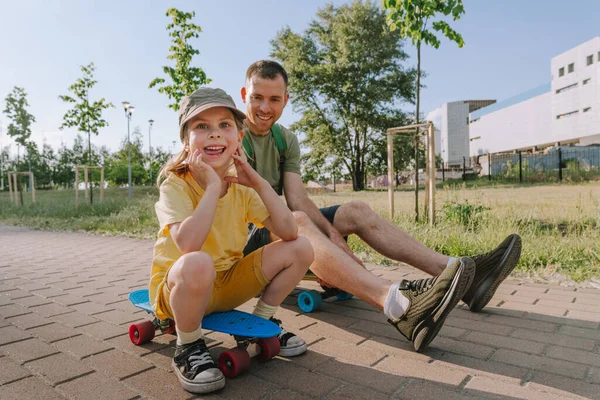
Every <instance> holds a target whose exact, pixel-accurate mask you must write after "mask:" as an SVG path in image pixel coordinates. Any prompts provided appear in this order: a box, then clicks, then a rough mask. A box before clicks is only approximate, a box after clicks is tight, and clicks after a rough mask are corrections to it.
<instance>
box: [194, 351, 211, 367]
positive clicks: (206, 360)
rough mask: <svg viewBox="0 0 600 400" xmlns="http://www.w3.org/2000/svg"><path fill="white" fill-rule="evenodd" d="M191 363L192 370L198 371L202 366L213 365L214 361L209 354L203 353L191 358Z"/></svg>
mask: <svg viewBox="0 0 600 400" xmlns="http://www.w3.org/2000/svg"><path fill="white" fill-rule="evenodd" d="M189 362H190V367H191V368H192V370H196V369H198V367H200V366H201V365H204V364H211V363H213V360H212V358H211V357H210V354H209V353H202V354H200V355H192V356H190V358H189Z"/></svg>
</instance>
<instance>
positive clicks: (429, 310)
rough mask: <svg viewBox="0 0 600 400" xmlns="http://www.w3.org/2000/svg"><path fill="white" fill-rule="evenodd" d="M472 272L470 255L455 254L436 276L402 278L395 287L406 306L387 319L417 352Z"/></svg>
mask: <svg viewBox="0 0 600 400" xmlns="http://www.w3.org/2000/svg"><path fill="white" fill-rule="evenodd" d="M474 273H475V263H474V262H473V260H471V259H470V258H466V257H463V258H459V259H457V260H455V261H454V262H453V263H452V264H451V265H449V266H448V267H447V268H446V269H445V270H444V272H442V273H441V274H440V275H439V276H436V277H433V278H429V279H419V280H415V281H407V280H403V281H402V282H400V287H399V288H398V290H401V291H402V294H403V295H404V297H406V298H407V299H408V301H409V306H408V308H407V309H406V311H405V312H404V314H403V315H402V317H400V319H399V320H397V321H391V320H388V322H389V323H391V324H392V325H394V326H395V327H396V329H398V331H399V332H400V333H401V334H402V335H404V337H405V338H407V339H408V340H410V341H411V342H412V343H413V346H414V348H415V350H416V351H417V352H419V353H420V352H422V351H424V350H425V349H426V348H427V346H429V343H431V341H432V340H433V338H435V336H436V335H437V333H438V331H439V330H440V328H441V327H442V325H443V324H444V320H445V319H446V317H447V316H448V314H449V313H450V311H452V309H453V308H454V306H456V304H457V303H458V301H459V300H460V299H461V297H462V296H463V295H464V294H465V292H466V291H467V289H468V288H469V286H470V285H471V282H472V281H473V276H474Z"/></svg>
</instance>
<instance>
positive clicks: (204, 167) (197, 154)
mask: <svg viewBox="0 0 600 400" xmlns="http://www.w3.org/2000/svg"><path fill="white" fill-rule="evenodd" d="M188 163H189V165H190V168H191V169H192V171H193V172H195V173H197V174H199V175H201V176H203V177H204V178H205V179H206V187H208V186H211V185H215V186H217V187H219V188H220V187H221V178H220V177H219V175H218V174H217V172H216V171H215V170H214V169H213V167H211V166H210V165H208V164H207V163H205V162H204V161H202V152H201V151H200V149H196V150H194V153H192V154H190V156H189V159H188Z"/></svg>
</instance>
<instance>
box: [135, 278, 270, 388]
mask: <svg viewBox="0 0 600 400" xmlns="http://www.w3.org/2000/svg"><path fill="white" fill-rule="evenodd" d="M129 300H130V301H131V303H132V304H133V305H134V306H135V307H137V308H141V309H142V310H145V311H147V312H148V313H150V314H152V315H153V316H154V311H153V310H152V307H151V306H150V297H149V291H148V289H141V290H136V291H134V292H131V293H129ZM202 328H203V329H206V330H211V331H216V332H222V333H227V334H230V335H232V336H234V338H235V340H236V343H237V347H235V348H233V349H230V350H227V351H225V352H223V353H221V355H220V356H219V361H218V364H219V369H220V370H221V371H222V372H223V374H224V375H225V376H226V377H228V378H233V377H235V376H237V375H239V374H241V373H242V372H244V371H246V370H248V369H249V368H250V358H252V357H256V358H257V359H258V360H260V361H267V360H270V359H271V358H273V357H275V356H276V355H277V354H279V339H278V338H277V336H278V335H279V333H281V328H280V327H279V325H277V324H276V323H274V322H272V321H269V320H266V319H264V318H261V317H258V316H256V315H252V314H248V313H246V312H242V311H237V310H232V311H227V312H219V313H213V314H210V315H207V316H206V317H204V318H203V319H202ZM157 329H159V330H160V331H162V332H164V333H172V334H174V333H175V322H174V321H173V320H167V321H161V320H159V319H158V318H156V316H154V319H153V320H152V321H148V320H146V321H144V322H140V323H135V324H132V325H131V326H130V327H129V338H130V339H131V342H132V343H133V344H135V345H137V346H139V345H142V344H144V343H147V342H150V341H151V340H152V339H154V335H155V333H156V330H157Z"/></svg>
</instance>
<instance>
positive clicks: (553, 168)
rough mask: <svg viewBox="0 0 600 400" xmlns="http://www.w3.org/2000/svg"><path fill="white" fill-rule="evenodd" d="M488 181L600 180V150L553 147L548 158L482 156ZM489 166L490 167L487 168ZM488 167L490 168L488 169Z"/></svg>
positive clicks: (527, 155)
mask: <svg viewBox="0 0 600 400" xmlns="http://www.w3.org/2000/svg"><path fill="white" fill-rule="evenodd" d="M479 164H480V165H481V166H482V167H483V168H484V170H486V169H487V173H488V179H489V180H490V181H491V180H497V181H504V182H506V181H509V182H560V181H567V182H568V181H572V182H578V181H585V180H593V179H600V147H566V146H562V147H553V148H552V149H550V150H549V151H548V152H546V153H545V154H529V153H515V154H500V155H492V156H480V157H479ZM486 164H487V165H486ZM486 166H487V168H485V167H486Z"/></svg>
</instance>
